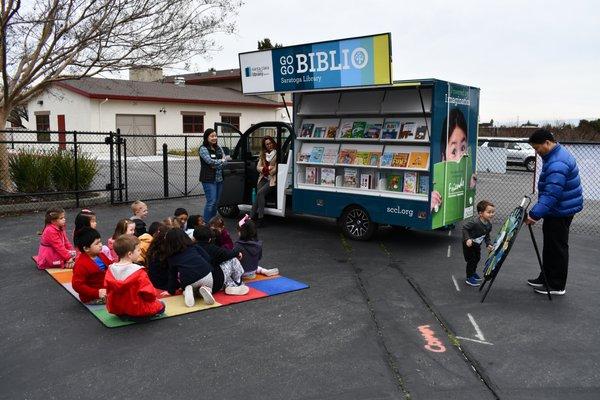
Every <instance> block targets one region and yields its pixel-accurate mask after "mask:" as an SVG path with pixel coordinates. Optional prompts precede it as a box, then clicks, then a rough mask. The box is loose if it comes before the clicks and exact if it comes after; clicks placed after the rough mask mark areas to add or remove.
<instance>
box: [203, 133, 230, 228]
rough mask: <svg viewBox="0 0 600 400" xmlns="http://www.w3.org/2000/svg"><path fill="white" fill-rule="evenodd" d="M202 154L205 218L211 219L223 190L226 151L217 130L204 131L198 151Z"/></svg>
mask: <svg viewBox="0 0 600 400" xmlns="http://www.w3.org/2000/svg"><path fill="white" fill-rule="evenodd" d="M198 153H199V155H200V182H202V188H203V189H204V195H205V196H206V205H205V206H204V220H205V221H210V220H211V218H212V217H214V216H215V215H217V203H218V201H219V197H221V191H222V190H223V166H224V165H225V153H224V152H223V149H222V148H221V147H220V146H219V145H218V144H217V132H215V130H214V129H210V128H209V129H207V130H205V131H204V140H203V141H202V146H200V149H199V151H198Z"/></svg>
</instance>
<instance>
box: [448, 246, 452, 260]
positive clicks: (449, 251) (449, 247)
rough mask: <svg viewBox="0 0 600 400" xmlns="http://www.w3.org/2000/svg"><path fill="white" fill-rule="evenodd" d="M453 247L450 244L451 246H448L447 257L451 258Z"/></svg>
mask: <svg viewBox="0 0 600 400" xmlns="http://www.w3.org/2000/svg"><path fill="white" fill-rule="evenodd" d="M451 247H452V245H451V244H449V245H448V254H447V255H448V258H450V253H451V250H450V249H451Z"/></svg>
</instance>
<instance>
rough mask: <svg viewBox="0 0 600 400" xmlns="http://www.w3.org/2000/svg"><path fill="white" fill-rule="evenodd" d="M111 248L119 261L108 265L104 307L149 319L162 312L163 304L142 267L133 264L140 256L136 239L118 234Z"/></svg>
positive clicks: (123, 314)
mask: <svg viewBox="0 0 600 400" xmlns="http://www.w3.org/2000/svg"><path fill="white" fill-rule="evenodd" d="M113 248H114V250H115V252H116V253H117V255H118V256H119V262H116V263H113V264H111V265H110V266H109V267H108V271H107V272H106V277H105V279H104V282H105V285H106V292H107V293H106V309H107V310H108V312H109V313H111V314H115V315H118V316H120V317H131V318H135V319H139V318H151V317H155V316H158V315H160V314H162V313H163V312H164V311H165V304H164V303H163V302H162V301H159V300H158V299H157V297H156V289H154V286H152V283H151V282H150V278H148V274H147V273H146V269H145V268H144V267H142V266H141V265H138V264H134V262H135V261H137V260H138V258H139V257H140V240H139V239H138V238H137V237H135V236H133V235H121V236H119V237H118V238H117V240H115V243H114V244H113Z"/></svg>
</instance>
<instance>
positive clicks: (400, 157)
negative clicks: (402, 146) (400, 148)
mask: <svg viewBox="0 0 600 400" xmlns="http://www.w3.org/2000/svg"><path fill="white" fill-rule="evenodd" d="M408 158H409V153H394V158H393V159H392V165H391V166H392V167H396V168H406V166H407V165H408Z"/></svg>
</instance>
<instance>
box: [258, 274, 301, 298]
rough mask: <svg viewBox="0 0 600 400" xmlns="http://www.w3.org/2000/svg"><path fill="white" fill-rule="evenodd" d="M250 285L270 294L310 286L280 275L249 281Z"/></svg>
mask: <svg viewBox="0 0 600 400" xmlns="http://www.w3.org/2000/svg"><path fill="white" fill-rule="evenodd" d="M247 285H248V286H250V287H252V288H254V289H256V290H260V291H261V292H264V293H266V294H267V295H269V296H273V295H275V294H280V293H286V292H293V291H294V290H301V289H306V288H308V287H309V286H308V285H307V284H305V283H302V282H298V281H295V280H293V279H289V278H286V277H284V276H280V277H279V278H273V279H265V280H262V281H255V282H248V283H247Z"/></svg>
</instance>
